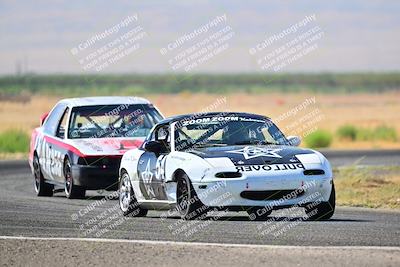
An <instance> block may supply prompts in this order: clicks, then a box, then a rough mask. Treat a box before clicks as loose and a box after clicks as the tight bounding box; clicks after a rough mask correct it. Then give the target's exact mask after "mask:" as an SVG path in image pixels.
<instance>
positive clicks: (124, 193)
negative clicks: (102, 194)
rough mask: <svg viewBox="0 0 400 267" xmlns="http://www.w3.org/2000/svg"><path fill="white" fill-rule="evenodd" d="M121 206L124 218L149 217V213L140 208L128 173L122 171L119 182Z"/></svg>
mask: <svg viewBox="0 0 400 267" xmlns="http://www.w3.org/2000/svg"><path fill="white" fill-rule="evenodd" d="M119 206H120V208H121V210H122V214H123V215H124V216H132V217H143V216H146V215H147V211H148V210H147V209H143V208H141V207H140V206H139V203H138V202H137V199H136V197H135V193H134V191H133V188H132V184H131V180H130V178H129V175H128V173H127V172H126V171H122V174H121V178H120V180H119Z"/></svg>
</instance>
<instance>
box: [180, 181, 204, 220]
mask: <svg viewBox="0 0 400 267" xmlns="http://www.w3.org/2000/svg"><path fill="white" fill-rule="evenodd" d="M176 199H177V201H176V202H177V203H176V204H177V210H178V211H179V214H180V215H181V218H182V219H184V220H193V219H203V218H204V217H206V214H207V211H208V208H207V207H206V206H205V205H204V204H203V203H202V202H201V201H200V199H199V198H198V196H197V194H196V191H195V190H194V188H193V185H192V183H191V181H190V179H189V177H188V176H187V175H186V174H183V175H182V176H181V177H179V178H178V182H177V187H176Z"/></svg>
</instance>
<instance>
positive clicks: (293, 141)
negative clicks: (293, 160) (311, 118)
mask: <svg viewBox="0 0 400 267" xmlns="http://www.w3.org/2000/svg"><path fill="white" fill-rule="evenodd" d="M287 140H288V141H289V144H290V145H291V146H299V145H300V143H301V139H300V137H298V136H288V137H287Z"/></svg>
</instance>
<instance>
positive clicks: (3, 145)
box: [0, 129, 29, 153]
mask: <svg viewBox="0 0 400 267" xmlns="http://www.w3.org/2000/svg"><path fill="white" fill-rule="evenodd" d="M28 150H29V136H28V135H27V134H26V133H25V132H24V131H21V130H16V129H12V130H7V131H5V132H3V133H0V152H5V153H15V152H28Z"/></svg>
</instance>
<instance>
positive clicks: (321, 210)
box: [306, 183, 336, 221]
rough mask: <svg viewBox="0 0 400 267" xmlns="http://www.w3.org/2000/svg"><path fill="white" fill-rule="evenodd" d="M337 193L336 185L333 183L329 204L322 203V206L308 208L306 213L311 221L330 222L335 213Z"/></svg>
mask: <svg viewBox="0 0 400 267" xmlns="http://www.w3.org/2000/svg"><path fill="white" fill-rule="evenodd" d="M335 205H336V193H335V185H334V184H333V183H332V190H331V194H330V196H329V200H328V202H321V203H320V204H318V205H316V206H314V207H310V206H306V213H307V216H308V219H309V220H310V221H324V220H329V219H330V218H331V217H332V216H333V214H334V213H335Z"/></svg>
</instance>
